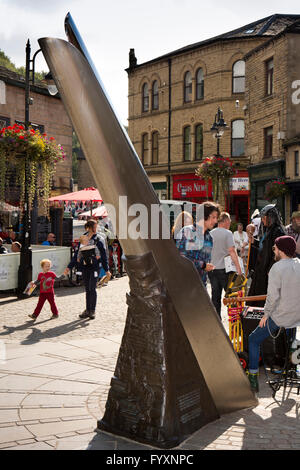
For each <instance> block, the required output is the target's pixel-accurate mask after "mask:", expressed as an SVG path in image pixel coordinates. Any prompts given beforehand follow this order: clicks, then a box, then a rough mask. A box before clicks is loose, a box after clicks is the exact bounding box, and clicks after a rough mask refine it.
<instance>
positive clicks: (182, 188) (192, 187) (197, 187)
mask: <svg viewBox="0 0 300 470" xmlns="http://www.w3.org/2000/svg"><path fill="white" fill-rule="evenodd" d="M177 191H178V192H179V193H182V192H186V193H191V192H193V191H196V192H201V191H206V186H205V184H199V183H197V182H194V183H193V184H185V185H183V184H181V183H178V184H177Z"/></svg>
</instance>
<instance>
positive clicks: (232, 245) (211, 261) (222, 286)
mask: <svg viewBox="0 0 300 470" xmlns="http://www.w3.org/2000/svg"><path fill="white" fill-rule="evenodd" d="M187 221H189V225H185V226H184V227H182V229H181V230H179V228H178V226H176V230H174V234H175V236H174V238H175V241H176V245H177V247H178V249H179V251H180V253H181V255H182V256H185V257H187V258H188V259H190V260H191V261H192V262H193V263H194V266H195V268H196V269H197V270H198V272H199V274H200V277H201V279H202V281H203V284H204V286H205V287H206V283H207V275H208V278H209V281H210V284H211V298H212V303H213V305H214V307H215V309H216V312H217V313H218V315H219V316H220V319H221V298H222V293H223V291H225V292H226V290H227V288H228V281H229V276H230V274H231V273H232V272H235V273H237V276H243V275H247V276H248V277H249V278H250V288H249V291H248V293H247V296H248V297H251V296H265V300H263V301H259V302H251V305H256V306H257V307H264V314H263V317H262V319H261V321H260V322H259V325H258V326H257V328H256V329H255V330H254V331H253V332H252V333H251V334H250V335H249V370H248V376H249V381H250V385H251V388H252V390H253V391H254V392H257V391H258V370H259V348H260V344H261V343H262V341H264V339H266V338H267V337H268V336H272V335H273V334H275V335H276V334H277V332H278V331H279V330H280V329H281V328H285V329H286V330H287V335H288V337H289V338H290V341H292V339H293V338H294V336H295V327H297V326H300V309H299V301H300V297H299V292H298V290H299V286H300V259H299V258H300V249H299V248H300V240H299V238H300V237H299V234H300V211H297V212H293V214H292V217H291V223H290V224H289V225H288V226H286V227H284V225H283V222H282V218H281V214H280V212H279V210H278V209H277V207H276V205H275V204H268V205H267V206H265V207H264V208H263V209H262V210H261V211H258V210H256V211H255V212H254V213H253V215H252V220H251V223H250V224H249V225H247V227H246V231H244V230H243V225H242V224H241V223H238V225H237V231H235V232H234V233H232V231H230V226H231V217H230V214H228V213H227V212H220V210H219V207H218V205H216V204H214V203H211V202H206V203H204V224H201V221H200V222H199V221H198V222H196V223H194V222H192V223H191V219H190V218H189V216H188V214H186V215H185V218H184V219H181V222H182V223H186V222H187ZM209 221H211V223H209ZM217 222H218V223H217ZM216 223H217V225H216ZM243 279H244V280H245V277H244V278H243ZM275 337H276V336H275Z"/></svg>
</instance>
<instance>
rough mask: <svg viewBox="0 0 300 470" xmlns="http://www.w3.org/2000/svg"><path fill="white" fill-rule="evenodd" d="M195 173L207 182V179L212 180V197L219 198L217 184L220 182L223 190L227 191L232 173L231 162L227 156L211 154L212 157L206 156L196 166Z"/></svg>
mask: <svg viewBox="0 0 300 470" xmlns="http://www.w3.org/2000/svg"><path fill="white" fill-rule="evenodd" d="M195 174H196V175H197V176H199V177H200V178H203V179H204V180H205V181H206V184H208V181H209V180H211V181H212V185H213V195H214V199H215V200H216V201H218V199H219V186H220V182H221V185H222V188H223V193H224V194H225V190H227V191H229V180H230V177H231V176H232V175H233V174H234V169H233V164H232V161H231V160H230V159H229V158H226V157H222V156H221V155H213V156H212V157H206V158H205V159H204V160H203V162H202V163H200V165H199V166H198V168H196V170H195Z"/></svg>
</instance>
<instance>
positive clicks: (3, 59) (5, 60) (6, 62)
mask: <svg viewBox="0 0 300 470" xmlns="http://www.w3.org/2000/svg"><path fill="white" fill-rule="evenodd" d="M0 65H1V66H2V67H5V68H7V69H8V70H12V72H16V73H18V74H20V75H22V76H23V77H25V67H24V66H23V65H22V66H21V67H16V66H15V64H14V63H13V62H12V61H11V60H10V58H9V57H8V56H7V55H6V54H5V52H4V51H2V50H1V49H0ZM46 74H47V72H43V71H42V72H35V73H34V78H35V79H36V81H39V80H40V81H41V80H43V79H44V78H45V75H46Z"/></svg>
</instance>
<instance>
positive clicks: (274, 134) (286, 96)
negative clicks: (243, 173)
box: [245, 20, 300, 221]
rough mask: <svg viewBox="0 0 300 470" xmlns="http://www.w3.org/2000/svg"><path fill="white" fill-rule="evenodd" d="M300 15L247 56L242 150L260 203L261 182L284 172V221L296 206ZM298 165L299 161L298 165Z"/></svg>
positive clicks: (299, 192) (299, 191) (299, 189)
mask: <svg viewBox="0 0 300 470" xmlns="http://www.w3.org/2000/svg"><path fill="white" fill-rule="evenodd" d="M299 33H300V20H298V21H295V22H294V23H293V24H292V25H290V26H288V27H287V28H285V29H284V30H283V31H281V32H280V33H279V34H277V35H276V36H274V37H273V38H272V39H270V40H268V41H266V42H265V43H264V44H263V45H261V46H260V47H258V48H256V49H254V50H253V51H251V52H250V53H248V54H247V55H246V56H245V62H246V89H245V100H246V105H247V108H246V110H245V129H246V135H245V150H246V153H247V155H248V156H249V158H250V163H251V166H250V167H249V172H250V179H251V205H252V207H253V208H254V207H258V208H261V207H262V206H263V205H264V204H266V203H268V201H266V200H265V199H264V188H265V184H266V183H267V182H268V181H270V180H272V179H277V178H286V181H287V185H288V187H289V193H288V195H287V196H286V197H281V198H278V200H277V204H278V207H279V209H280V211H281V213H282V214H285V219H286V220H287V221H288V220H289V216H290V214H291V212H292V211H293V210H299V208H300V178H299V168H298V167H299V163H298V164H297V161H299V150H300V148H299V141H300V106H299V104H300V99H299V98H300V91H299V90H300V64H299V59H300V34H299ZM297 165H298V167H297Z"/></svg>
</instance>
